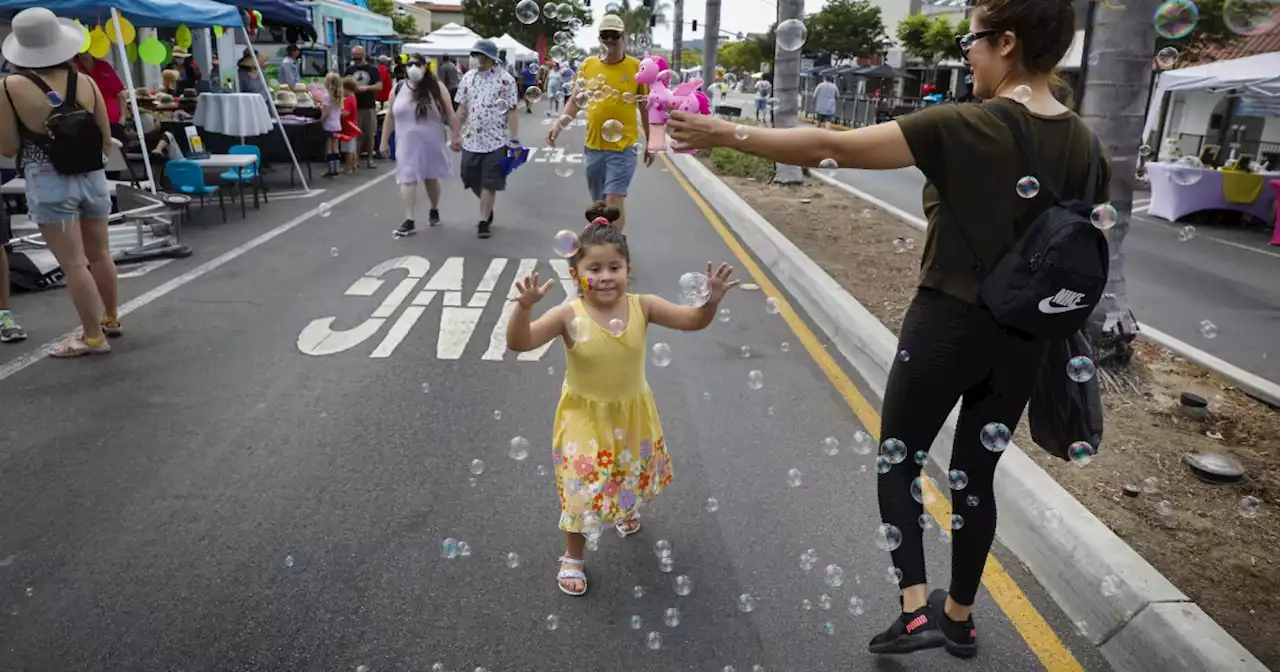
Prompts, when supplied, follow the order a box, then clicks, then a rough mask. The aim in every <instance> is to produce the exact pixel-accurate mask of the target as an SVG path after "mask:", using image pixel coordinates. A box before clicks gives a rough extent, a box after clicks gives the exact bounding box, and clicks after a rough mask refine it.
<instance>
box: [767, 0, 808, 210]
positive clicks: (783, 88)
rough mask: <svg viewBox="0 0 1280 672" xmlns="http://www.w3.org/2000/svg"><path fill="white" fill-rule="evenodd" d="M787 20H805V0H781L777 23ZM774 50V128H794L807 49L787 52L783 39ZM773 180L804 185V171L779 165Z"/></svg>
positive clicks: (777, 182)
mask: <svg viewBox="0 0 1280 672" xmlns="http://www.w3.org/2000/svg"><path fill="white" fill-rule="evenodd" d="M788 19H796V20H797V21H803V20H804V0H778V24H779V25H781V24H782V22H783V21H786V20H788ZM774 42H775V46H774V51H773V95H774V96H775V97H777V99H778V112H777V116H776V117H775V118H774V122H773V125H774V126H776V127H778V128H794V127H795V125H796V123H797V122H798V120H799V108H800V52H801V50H802V49H803V48H804V47H803V46H801V47H800V48H799V49H795V50H793V51H787V50H785V49H783V48H782V40H775V41H774ZM773 181H774V183H776V184H804V171H802V170H801V169H800V166H789V165H786V164H782V163H779V164H776V165H775V166H774V172H773Z"/></svg>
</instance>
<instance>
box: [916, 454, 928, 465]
mask: <svg viewBox="0 0 1280 672" xmlns="http://www.w3.org/2000/svg"><path fill="white" fill-rule="evenodd" d="M915 460H916V464H918V465H920V466H922V467H923V466H924V465H925V464H928V462H929V453H926V452H925V451H923V450H917V451H916V457H915Z"/></svg>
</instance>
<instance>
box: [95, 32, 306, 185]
mask: <svg viewBox="0 0 1280 672" xmlns="http://www.w3.org/2000/svg"><path fill="white" fill-rule="evenodd" d="M112 11H114V10H112ZM118 29H119V28H117V30H118ZM240 34H242V35H244V41H245V44H247V45H249V54H250V55H251V56H253V67H255V68H257V69H258V78H259V79H260V80H261V81H262V86H263V87H265V86H266V85H267V75H266V73H264V72H262V62H261V61H259V60H258V51H257V50H256V49H254V48H253V40H252V39H250V38H249V31H247V30H245V29H244V28H241V29H240ZM267 110H269V111H270V112H271V117H272V118H273V119H275V120H276V126H278V127H279V128H280V137H282V138H284V146H285V148H286V149H288V150H289V158H290V159H292V160H293V169H294V170H296V171H298V180H299V181H301V182H302V190H303V191H307V192H309V191H311V187H309V186H307V176H306V175H303V174H302V166H300V165H298V156H297V155H296V154H294V153H293V143H291V142H289V133H288V132H287V131H285V129H284V122H283V121H280V112H279V111H278V110H276V106H275V105H274V104H273V103H267ZM258 170H259V171H261V170H262V166H258Z"/></svg>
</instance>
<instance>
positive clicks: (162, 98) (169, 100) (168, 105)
mask: <svg viewBox="0 0 1280 672" xmlns="http://www.w3.org/2000/svg"><path fill="white" fill-rule="evenodd" d="M155 106H156V109H157V110H176V109H178V103H177V102H175V101H174V100H173V96H172V95H170V94H168V93H165V92H164V91H161V92H160V93H157V94H156V97H155Z"/></svg>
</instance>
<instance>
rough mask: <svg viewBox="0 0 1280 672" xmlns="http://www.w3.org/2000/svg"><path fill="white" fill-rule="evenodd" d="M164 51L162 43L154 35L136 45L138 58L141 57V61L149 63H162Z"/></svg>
mask: <svg viewBox="0 0 1280 672" xmlns="http://www.w3.org/2000/svg"><path fill="white" fill-rule="evenodd" d="M164 52H165V48H164V44H163V43H162V42H160V40H157V39H156V38H155V36H154V35H152V36H151V37H148V38H147V39H145V40H143V41H142V44H139V45H138V58H141V59H142V62H143V63H150V64H151V65H160V64H161V63H164V55H165V54H164Z"/></svg>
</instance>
